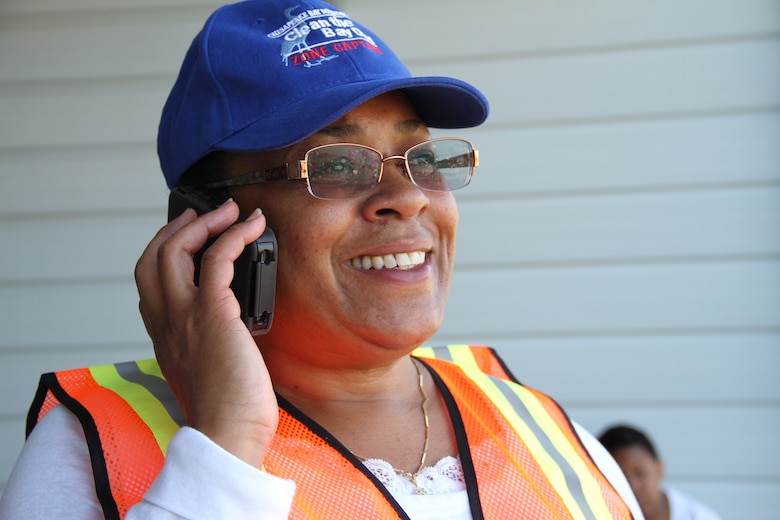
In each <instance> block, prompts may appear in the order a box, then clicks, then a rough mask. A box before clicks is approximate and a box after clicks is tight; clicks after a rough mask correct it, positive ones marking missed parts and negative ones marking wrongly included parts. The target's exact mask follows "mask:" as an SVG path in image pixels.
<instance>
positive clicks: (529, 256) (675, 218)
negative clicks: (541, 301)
mask: <svg viewBox="0 0 780 520" xmlns="http://www.w3.org/2000/svg"><path fill="white" fill-rule="evenodd" d="M460 212H461V221H460V236H459V242H458V253H457V256H456V263H457V265H458V266H460V267H468V266H473V265H522V264H525V263H531V264H533V263H543V262H552V263H555V262H577V261H600V260H602V261H603V260H606V261H621V260H631V259H664V258H675V257H678V258H679V257H701V256H713V257H717V256H719V255H750V254H773V255H780V183H778V185H777V186H776V187H771V188H753V189H722V190H700V191H683V192H658V193H649V194H622V195H612V196H609V195H607V196H571V197H565V196H562V197H555V198H552V197H548V198H538V199H535V198H527V199H523V198H520V199H515V200H513V199H498V200H492V201H490V202H489V203H488V204H485V203H484V201H481V200H476V201H474V202H471V201H462V202H461V203H460ZM661 217H662V218H661ZM510 244H513V245H512V246H510ZM778 258H780V256H779V257H778Z"/></svg>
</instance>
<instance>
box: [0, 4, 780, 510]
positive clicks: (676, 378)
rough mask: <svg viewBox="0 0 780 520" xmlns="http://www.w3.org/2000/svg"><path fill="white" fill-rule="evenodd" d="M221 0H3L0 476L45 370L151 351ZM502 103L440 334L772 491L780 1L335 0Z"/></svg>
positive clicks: (674, 449) (696, 461)
mask: <svg viewBox="0 0 780 520" xmlns="http://www.w3.org/2000/svg"><path fill="white" fill-rule="evenodd" d="M216 3H217V2H207V1H197V0H176V1H173V0H169V1H167V2H166V3H165V4H164V5H165V7H164V8H163V7H158V5H159V4H158V2H155V1H154V0H136V1H134V2H131V3H130V4H129V5H128V3H127V2H124V3H122V4H121V5H120V3H114V2H107V1H106V0H58V1H56V2H55V1H54V0H6V1H5V2H4V3H3V4H2V5H0V239H1V243H2V244H3V246H2V247H1V248H0V330H2V331H3V334H2V336H0V442H2V448H1V449H0V481H2V480H4V479H5V476H6V475H7V473H8V471H10V467H11V465H12V463H13V460H14V459H15V457H16V454H17V452H18V450H19V448H20V446H21V443H22V432H23V417H24V412H25V409H26V406H27V403H28V401H29V397H30V396H31V395H32V393H33V391H34V387H35V383H36V378H37V374H38V373H40V372H42V371H47V370H52V369H57V368H63V367H70V366H81V365H85V364H92V363H96V362H107V361H115V360H119V359H128V358H136V357H145V356H149V355H150V354H151V351H150V348H149V345H148V341H147V339H146V337H145V333H144V331H143V326H142V324H141V322H140V319H139V318H138V317H137V312H136V300H137V297H136V294H135V288H134V286H133V282H132V268H133V265H134V263H135V260H136V258H137V257H138V255H139V254H140V252H141V250H142V248H143V247H144V245H145V244H146V242H147V241H148V239H149V238H150V236H151V234H153V232H154V231H155V230H156V229H157V227H158V226H159V224H160V223H161V222H162V221H163V220H164V215H165V198H166V190H165V187H164V183H163V181H162V177H161V175H160V174H159V170H158V166H157V163H156V157H155V155H154V136H155V129H156V125H157V118H158V114H159V110H160V107H161V105H162V102H163V100H164V97H165V95H166V93H167V89H168V88H169V86H170V84H171V83H172V81H173V77H174V74H175V72H176V70H177V68H178V65H179V62H180V60H181V58H182V56H183V53H184V50H185V49H186V47H187V45H188V43H189V41H190V39H191V38H192V36H193V35H194V33H195V31H196V30H197V29H198V28H199V26H200V25H201V23H202V21H203V20H204V19H205V17H206V16H207V14H208V13H209V12H210V11H211V9H212V7H213V6H214V5H216ZM340 5H341V6H343V7H344V8H345V10H347V11H348V12H350V13H352V14H353V15H354V16H355V18H358V19H360V20H361V21H364V22H365V23H366V24H367V25H369V26H370V27H372V28H374V29H375V30H376V31H377V32H378V33H379V34H380V35H381V36H382V37H383V38H384V39H385V40H386V41H388V42H389V43H391V45H392V46H393V47H394V49H395V50H396V52H397V53H398V54H399V55H400V56H401V57H403V58H404V59H405V60H406V61H407V63H408V64H409V65H410V66H411V68H412V69H413V70H414V71H415V72H417V73H426V74H442V75H455V76H459V77H463V78H464V79H467V80H470V81H472V82H473V83H475V84H476V85H478V86H479V87H480V88H482V89H483V91H484V92H485V93H486V94H487V96H488V97H489V99H490V100H491V103H492V108H493V113H492V116H491V118H490V120H489V122H488V123H487V124H486V125H484V126H483V127H482V128H480V129H475V130H471V131H467V132H459V134H461V135H464V136H466V137H470V138H471V139H473V140H474V141H475V142H476V143H477V145H478V147H479V149H480V151H481V152H482V159H483V166H482V167H481V169H480V171H479V172H478V177H477V178H476V179H475V181H474V183H473V185H472V186H471V187H470V188H469V189H468V190H466V191H464V192H461V193H460V194H459V196H458V197H459V200H460V203H461V222H462V224H461V232H460V236H459V246H460V247H459V250H458V261H457V271H456V274H455V280H454V283H453V288H452V292H451V295H450V307H449V314H448V316H447V319H446V322H445V325H444V327H443V329H442V331H441V332H440V334H439V335H437V337H436V338H435V341H434V343H445V342H464V341H469V342H479V343H487V344H491V345H493V346H494V347H496V348H498V349H499V351H500V352H501V353H502V354H503V355H504V357H505V358H506V359H507V361H508V362H509V363H510V365H511V367H512V369H513V370H514V371H515V373H516V374H517V375H518V377H520V379H521V380H522V381H523V382H525V383H526V384H529V385H531V386H536V387H539V388H542V389H543V390H545V391H547V392H548V393H550V394H551V395H552V396H553V397H555V398H556V399H557V400H558V401H559V402H561V403H562V404H563V405H564V406H565V407H566V408H567V409H568V410H569V412H570V415H571V416H572V417H573V418H574V419H575V420H577V421H579V422H581V423H582V424H584V425H585V426H586V427H588V428H589V429H591V430H592V431H594V432H599V431H600V430H601V429H602V428H603V427H604V426H606V425H607V424H609V423H612V422H615V421H629V422H633V423H635V424H637V425H639V426H642V427H644V428H646V429H647V430H648V431H649V432H650V433H651V435H652V436H653V437H654V438H655V440H656V441H657V443H658V445H659V447H660V449H661V451H662V454H663V456H664V457H665V459H666V461H667V470H668V480H669V481H670V482H671V483H672V484H674V485H677V486H678V487H680V488H681V489H683V490H686V491H689V492H691V493H692V494H694V495H696V496H697V497H699V498H701V499H702V500H704V501H706V502H708V503H709V504H711V505H712V506H713V507H715V508H716V509H718V510H719V511H720V512H721V513H722V514H723V516H724V518H757V519H760V518H767V519H768V518H775V517H776V512H777V511H778V510H780V448H778V445H777V441H776V439H777V431H778V430H780V377H778V372H779V371H780V1H778V0H718V1H712V0H678V1H659V2H611V1H608V0H600V1H598V2H590V3H588V4H583V3H580V4H573V3H567V5H563V4H562V3H553V2H530V1H512V0H483V1H482V2H478V3H474V4H473V5H477V6H479V8H480V10H479V11H476V10H474V7H473V5H472V3H469V2H465V1H462V0H460V1H452V0H426V1H425V2H421V1H419V0H394V1H393V2H385V1H379V0H373V1H369V0H360V1H358V0H345V1H342V2H340Z"/></svg>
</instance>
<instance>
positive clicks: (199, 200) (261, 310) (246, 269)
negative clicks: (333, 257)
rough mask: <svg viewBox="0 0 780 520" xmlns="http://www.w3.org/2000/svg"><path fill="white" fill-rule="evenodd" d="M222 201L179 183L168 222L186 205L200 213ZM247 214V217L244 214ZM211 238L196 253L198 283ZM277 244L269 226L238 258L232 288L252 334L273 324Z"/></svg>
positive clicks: (170, 199)
mask: <svg viewBox="0 0 780 520" xmlns="http://www.w3.org/2000/svg"><path fill="white" fill-rule="evenodd" d="M221 203H222V201H217V200H215V198H214V197H213V196H212V195H211V194H209V193H204V192H201V191H198V190H195V189H192V188H186V187H176V188H174V189H172V190H171V194H170V197H169V199H168V222H170V221H171V220H173V219H174V218H176V217H178V216H179V215H181V214H182V213H183V212H184V210H186V209H187V208H193V209H194V210H195V211H196V212H197V213H198V215H201V214H203V213H206V212H208V211H211V210H213V209H216V208H217V207H218V206H219V205H220V204H221ZM242 218H244V217H242ZM215 240H216V237H214V238H211V239H209V241H208V242H207V243H206V245H205V246H204V248H203V249H202V250H200V251H199V252H198V253H196V254H195V255H194V257H193V261H194V262H195V285H197V284H198V280H199V278H200V260H201V256H202V255H203V251H204V250H205V249H207V248H208V247H209V246H210V245H211V244H213V243H214V241H215ZM277 257H278V245H277V243H276V236H275V235H274V232H273V231H271V229H270V228H266V229H265V231H264V232H263V234H262V235H260V238H258V239H257V240H256V241H255V242H254V243H252V244H249V245H248V246H246V248H245V249H244V251H243V252H242V253H241V256H239V257H238V259H237V260H236V261H235V273H234V275H233V283H231V284H230V288H231V289H232V290H233V293H235V295H236V299H237V300H238V303H239V305H240V306H241V319H242V320H243V321H244V323H246V326H247V328H248V329H249V331H250V332H251V333H252V334H253V335H258V334H265V333H266V332H268V330H269V329H270V328H271V323H272V322H273V317H274V299H275V298H276V259H277Z"/></svg>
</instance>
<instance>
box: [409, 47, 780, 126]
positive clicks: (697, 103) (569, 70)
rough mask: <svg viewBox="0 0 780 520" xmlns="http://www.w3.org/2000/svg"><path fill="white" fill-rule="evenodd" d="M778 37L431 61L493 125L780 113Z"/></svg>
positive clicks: (420, 70)
mask: <svg viewBox="0 0 780 520" xmlns="http://www.w3.org/2000/svg"><path fill="white" fill-rule="evenodd" d="M777 63H780V38H768V39H762V40H756V41H737V42H729V43H717V44H716V43H713V44H708V45H698V46H685V47H672V48H657V49H640V50H632V51H631V52H614V53H602V54H594V55H574V56H552V57H550V56H541V57H532V58H511V57H510V58H505V59H493V60H489V59H484V60H480V61H479V62H474V63H468V64H465V63H460V62H455V63H454V62H448V61H443V62H435V63H434V62H432V63H426V64H425V65H424V66H419V67H416V68H414V67H413V72H415V73H416V74H429V75H444V76H455V77H458V78H461V79H464V80H466V81H469V82H471V83H473V84H474V85H476V86H477V87H479V88H480V89H481V90H482V91H483V92H484V93H485V95H486V96H487V98H488V99H489V100H490V103H491V116H490V119H489V120H488V125H490V126H492V125H501V126H502V127H504V126H508V125H513V124H531V123H533V124H551V123H556V124H560V123H562V122H573V121H576V122H582V121H591V120H611V119H626V118H635V117H655V116H657V115H659V114H662V115H669V114H674V113H681V114H691V113H699V112H723V111H733V110H746V109H754V108H757V107H758V108H766V107H770V106H771V107H775V108H776V107H777V106H780V68H778V67H776V66H775V65H776V64H777Z"/></svg>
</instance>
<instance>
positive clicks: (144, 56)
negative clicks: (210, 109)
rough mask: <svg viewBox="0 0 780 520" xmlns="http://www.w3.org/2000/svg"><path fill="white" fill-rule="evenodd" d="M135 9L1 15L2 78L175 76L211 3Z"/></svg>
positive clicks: (0, 63) (171, 79)
mask: <svg viewBox="0 0 780 520" xmlns="http://www.w3.org/2000/svg"><path fill="white" fill-rule="evenodd" d="M136 12H137V15H136V16H133V14H134V11H133V10H126V11H120V10H116V12H114V13H111V11H108V12H105V11H104V12H100V13H98V14H96V13H86V14H84V13H78V14H74V15H71V16H68V15H63V14H60V13H56V14H55V13H52V15H51V16H48V17H47V16H40V17H34V18H22V19H13V18H12V19H3V18H0V28H2V29H3V30H2V31H0V82H11V81H13V82H29V81H56V80H76V81H80V82H81V81H86V80H87V79H88V78H106V77H133V76H150V75H163V76H165V77H170V81H171V82H173V78H174V77H175V75H176V72H177V71H178V69H179V67H180V66H181V62H182V59H183V58H184V54H185V52H186V51H187V47H188V46H189V44H190V42H191V41H192V39H193V38H194V37H195V35H196V34H197V32H198V31H199V30H200V28H201V27H202V26H203V23H204V22H205V20H206V18H207V16H208V15H209V13H210V12H211V9H205V8H204V9H194V10H193V9H179V10H173V11H170V10H169V11H166V10H157V11H155V10H148V9H147V10H140V11H136ZM47 22H48V23H47ZM30 24H34V25H33V26H32V27H30ZM107 47H110V48H111V49H112V52H110V53H108V52H105V49H106V48H107ZM30 57H35V59H30Z"/></svg>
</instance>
